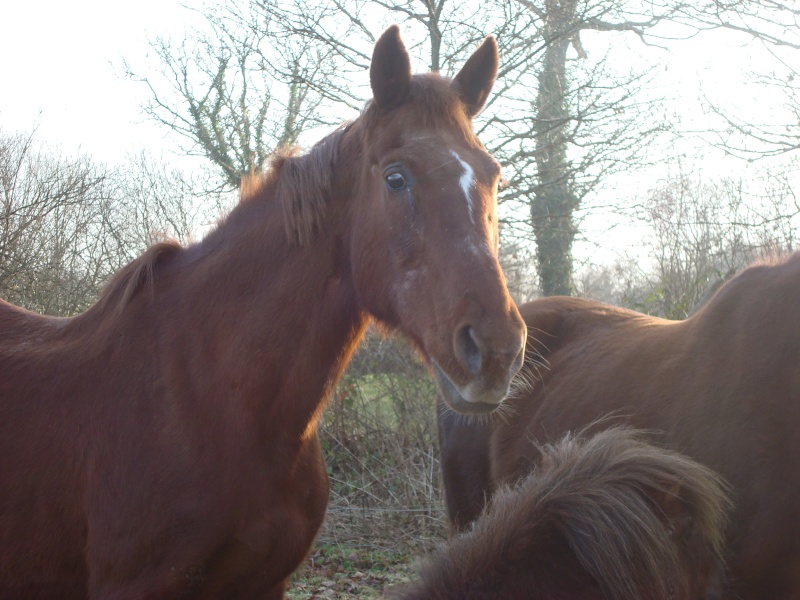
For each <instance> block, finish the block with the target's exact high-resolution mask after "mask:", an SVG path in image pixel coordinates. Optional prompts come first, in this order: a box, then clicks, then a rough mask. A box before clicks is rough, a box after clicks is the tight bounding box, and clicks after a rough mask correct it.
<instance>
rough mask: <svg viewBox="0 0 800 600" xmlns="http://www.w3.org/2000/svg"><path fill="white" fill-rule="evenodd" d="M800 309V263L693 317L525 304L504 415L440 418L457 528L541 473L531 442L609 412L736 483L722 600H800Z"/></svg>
mask: <svg viewBox="0 0 800 600" xmlns="http://www.w3.org/2000/svg"><path fill="white" fill-rule="evenodd" d="M798 307H800V254H795V255H793V256H790V257H788V258H786V259H783V260H775V261H771V262H764V263H761V264H757V265H754V266H752V267H750V268H749V269H746V270H745V271H743V272H742V273H740V274H739V275H738V276H737V277H735V278H734V279H732V280H731V281H729V282H728V283H727V284H725V285H724V286H723V287H721V288H720V290H719V291H718V292H717V293H716V294H715V295H714V297H713V298H712V299H711V300H710V301H709V303H708V304H707V305H706V306H704V307H703V308H702V309H700V310H699V311H698V312H697V313H695V314H694V315H693V316H691V317H689V318H688V319H686V320H685V321H679V322H671V321H665V320H662V319H658V318H654V317H649V316H646V315H643V314H639V313H636V312H632V311H629V310H624V309H621V308H615V307H611V306H607V305H604V304H601V303H598V302H593V301H590V300H581V299H577V298H557V297H554V298H545V299H542V300H537V301H534V302H531V303H529V304H526V305H524V306H522V307H521V308H520V312H521V313H522V315H523V318H524V319H525V321H526V323H527V325H528V332H529V338H528V343H529V348H530V347H534V348H535V350H536V352H535V353H534V352H530V351H529V353H528V356H527V357H526V363H525V367H524V369H523V372H522V380H523V381H527V384H525V385H522V386H521V388H520V389H519V390H518V391H517V393H516V394H512V397H511V398H510V399H509V401H508V403H507V404H506V405H504V406H508V411H507V412H506V416H505V419H491V420H490V421H486V422H477V421H474V422H466V421H463V420H461V419H459V418H457V417H454V416H453V415H447V414H442V416H441V418H440V423H439V424H440V438H441V441H442V453H443V471H444V479H445V489H446V497H447V505H448V513H449V516H450V518H451V521H452V522H453V524H454V525H455V527H456V528H463V527H464V525H465V523H468V522H470V521H471V520H473V519H474V518H476V517H477V515H478V514H479V513H480V511H481V509H482V507H483V497H484V494H486V495H488V496H490V495H491V494H492V490H493V489H495V487H496V486H497V485H499V484H501V483H503V482H509V481H514V480H516V479H517V478H519V477H521V476H523V475H524V474H526V473H527V472H528V471H529V470H530V469H531V468H533V465H534V464H535V463H536V461H537V460H538V452H537V451H536V450H535V448H534V447H533V446H531V445H530V443H529V440H530V439H536V440H547V439H551V437H552V436H560V435H561V434H562V433H563V432H565V431H570V430H575V429H576V428H580V427H583V426H585V425H587V424H589V423H591V422H593V421H595V420H597V419H598V418H601V417H603V416H604V415H609V414H611V415H613V417H612V419H613V420H618V421H622V422H627V423H630V424H632V425H634V426H636V427H640V428H643V429H647V430H650V431H653V432H655V433H654V434H653V437H654V439H657V440H659V441H660V442H661V443H663V444H664V445H666V446H669V447H671V448H674V449H676V450H679V451H681V452H683V453H685V454H687V455H688V456H690V457H691V458H693V459H694V460H697V461H699V462H700V463H702V464H704V465H706V466H709V467H711V468H712V469H714V470H715V471H717V472H718V473H720V474H721V475H722V476H723V477H724V478H725V479H726V480H728V481H729V482H730V484H731V485H732V490H733V492H732V496H733V500H734V502H735V512H734V513H733V515H732V519H731V524H730V526H729V528H728V530H727V532H726V538H727V540H728V543H727V548H726V561H727V563H728V566H729V573H728V576H727V579H728V580H727V582H725V584H724V588H723V592H722V596H721V597H723V598H730V599H733V598H737V599H739V598H746V599H747V600H758V599H763V600H788V599H790V598H792V599H797V598H800V318H798Z"/></svg>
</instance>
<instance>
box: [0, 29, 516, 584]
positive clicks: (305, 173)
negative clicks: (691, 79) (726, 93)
mask: <svg viewBox="0 0 800 600" xmlns="http://www.w3.org/2000/svg"><path fill="white" fill-rule="evenodd" d="M497 68H498V52H497V43H496V41H495V40H494V38H491V37H490V38H487V39H486V40H484V42H483V43H482V44H481V45H480V47H478V49H477V50H476V51H475V52H474V53H473V54H472V55H471V56H470V57H469V58H468V60H467V61H466V62H465V63H464V65H463V67H462V69H461V70H460V71H459V72H458V74H456V76H455V77H454V78H452V79H450V78H446V77H444V76H440V75H438V74H433V73H431V74H419V75H412V74H411V67H410V59H409V56H408V52H407V51H406V49H405V46H404V45H403V42H402V40H401V38H400V34H399V30H398V28H397V26H393V27H390V28H389V29H387V30H386V31H385V32H384V33H383V35H382V36H381V37H380V38H379V39H378V41H377V42H376V44H375V47H374V50H373V56H372V62H371V65H370V84H371V89H372V94H373V97H372V99H371V100H370V102H369V103H368V105H367V106H365V108H364V110H363V111H362V112H361V114H360V115H359V116H358V118H356V119H355V120H354V121H352V122H350V123H349V124H345V125H343V126H342V127H340V128H338V129H336V130H335V131H334V132H332V133H331V134H329V135H328V136H326V137H325V138H323V139H322V140H321V141H320V142H318V143H317V144H316V145H315V146H313V147H312V148H311V149H310V150H309V151H308V152H307V153H306V154H299V153H296V152H295V153H293V152H290V151H287V152H282V153H279V154H278V155H276V156H275V157H274V160H273V161H272V163H271V166H270V167H269V168H268V169H267V171H266V172H265V173H264V174H262V175H260V176H255V177H253V178H252V179H251V180H249V181H248V182H247V183H246V184H244V185H243V186H242V190H241V192H240V196H241V197H240V201H239V203H238V204H237V206H236V207H234V209H233V210H232V211H231V212H230V214H229V215H228V216H227V217H226V218H225V219H224V220H223V221H222V222H221V223H220V224H219V225H218V226H217V227H216V229H214V230H213V231H211V232H210V233H209V234H208V235H206V236H205V237H204V238H203V239H202V240H201V241H200V242H198V243H196V244H194V245H191V246H188V247H181V246H180V245H178V244H177V243H172V242H162V243H158V244H156V245H154V246H151V247H150V248H149V249H147V250H146V251H145V252H144V254H143V255H142V256H140V257H139V258H137V259H136V260H134V261H133V262H131V263H130V264H129V265H127V266H126V267H124V268H123V269H122V270H121V271H120V272H119V273H118V274H116V275H115V276H114V278H113V279H112V280H111V281H110V283H109V284H108V286H107V287H106V289H105V291H104V292H103V293H102V295H101V297H100V299H99V300H98V302H97V303H96V304H94V305H93V306H92V307H90V308H89V309H88V310H87V311H86V312H84V313H82V314H79V315H77V316H75V317H71V318H51V317H46V316H40V315H36V314H32V313H30V312H27V311H25V310H22V309H20V308H17V307H14V306H11V305H9V304H7V303H3V304H2V305H0V332H1V333H0V481H2V482H3V483H2V488H1V489H0V597H2V598H28V599H31V598H86V597H88V598H90V599H98V598H116V599H125V598H177V597H185V598H242V599H245V598H259V599H276V598H282V597H283V596H284V592H285V589H286V586H287V579H288V578H289V576H290V574H291V573H292V572H293V571H294V570H295V569H296V568H297V567H298V565H299V564H300V563H301V562H302V560H303V558H304V556H305V555H306V553H307V552H308V550H309V548H310V546H311V544H312V542H313V540H314V537H315V535H316V533H317V530H318V529H319V527H320V524H321V522H322V519H323V516H324V513H325V507H326V504H327V500H328V477H327V474H326V471H325V465H324V464H323V458H322V453H321V448H320V444H319V440H318V437H317V423H318V420H319V418H320V414H321V412H322V410H323V409H324V407H325V404H326V402H327V400H328V398H329V396H330V395H331V391H332V389H333V388H334V386H335V384H336V382H337V380H338V379H339V376H340V375H341V373H342V371H343V369H344V368H345V366H346V365H347V363H348V360H349V358H350V356H351V353H352V352H353V350H354V348H355V346H356V344H357V343H358V342H359V339H360V338H361V337H362V334H363V332H364V329H365V327H366V326H367V324H368V323H369V322H371V321H374V322H377V323H378V324H380V325H381V326H382V327H383V328H384V329H385V330H387V331H397V332H400V333H401V334H403V335H405V337H407V338H408V339H409V340H411V342H412V343H413V344H414V345H415V346H416V347H417V348H418V349H419V351H420V353H421V355H422V356H423V357H424V358H425V359H426V360H427V361H428V363H429V364H430V366H431V370H432V371H433V373H434V377H435V379H436V381H437V383H438V385H439V387H440V389H441V390H442V394H443V396H444V397H446V398H448V401H449V402H450V403H451V405H452V406H453V407H454V408H455V409H456V410H461V411H464V412H471V413H481V412H485V411H487V410H491V409H493V408H495V407H496V406H497V404H498V403H499V402H500V401H501V400H502V399H503V397H504V396H505V395H506V392H507V390H508V387H509V384H510V382H511V380H512V378H513V376H514V374H515V373H516V371H517V370H518V369H519V367H520V365H521V364H522V358H523V355H524V344H525V339H526V332H525V325H524V323H523V322H522V319H521V317H520V315H519V312H518V311H517V308H516V305H515V304H514V302H513V301H512V300H511V298H510V296H509V294H508V290H507V288H506V284H505V279H504V277H503V274H502V272H501V269H500V265H499V263H498V258H497V250H498V240H497V237H498V228H497V216H496V204H497V192H496V190H497V185H498V181H499V180H500V168H499V164H498V163H497V162H496V161H495V160H494V158H493V157H492V156H491V155H490V154H489V153H488V152H487V151H486V150H485V148H484V147H483V145H482V144H481V143H480V141H479V140H478V138H477V137H476V134H475V133H474V129H473V126H472V119H473V117H475V116H476V115H477V113H478V112H479V111H480V110H481V108H482V107H483V105H484V103H485V101H486V99H487V97H488V95H489V93H490V91H491V88H492V85H493V83H494V79H495V77H496V73H497Z"/></svg>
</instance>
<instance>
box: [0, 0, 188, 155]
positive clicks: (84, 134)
mask: <svg viewBox="0 0 800 600" xmlns="http://www.w3.org/2000/svg"><path fill="white" fill-rule="evenodd" d="M0 5H1V6H2V8H0V15H1V16H2V18H1V19H0V73H2V79H1V81H2V82H3V83H2V87H3V88H4V89H3V91H2V93H0V129H2V130H4V131H6V132H10V131H20V132H29V131H31V130H32V129H33V128H34V127H36V128H37V133H36V137H37V139H38V140H40V141H42V142H46V143H49V144H54V145H57V146H60V147H61V148H62V149H63V151H64V152H66V153H68V154H72V153H74V152H77V151H79V150H80V151H82V152H88V153H89V154H91V155H92V156H93V157H95V158H97V159H99V160H103V161H109V162H113V161H115V160H118V159H121V158H122V157H124V155H125V154H126V153H127V152H129V151H135V150H137V149H139V148H141V147H148V146H153V145H156V146H157V145H160V144H163V143H164V131H163V130H162V129H161V128H158V127H156V126H155V125H154V124H152V123H149V122H147V120H146V119H144V117H143V116H142V113H141V108H140V107H141V105H142V104H143V103H144V102H145V101H146V100H147V91H146V89H145V86H143V85H142V84H139V83H135V82H132V81H129V80H126V79H125V78H124V77H123V74H122V63H123V57H124V58H126V59H128V60H129V61H132V62H134V61H138V60H139V59H142V58H143V57H145V56H146V53H147V51H148V44H147V40H148V38H154V37H156V36H158V35H181V34H182V32H183V30H184V27H185V25H186V23H187V19H190V18H191V17H192V13H191V11H188V10H186V9H185V8H183V7H182V6H181V3H180V2H179V1H178V0H137V1H136V2H109V1H107V0H70V1H69V2H63V1H52V0H44V1H36V2H23V1H19V0H0Z"/></svg>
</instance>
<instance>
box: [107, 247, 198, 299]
mask: <svg viewBox="0 0 800 600" xmlns="http://www.w3.org/2000/svg"><path fill="white" fill-rule="evenodd" d="M182 250H183V247H182V246H181V245H180V244H179V243H178V242H177V241H175V240H164V241H162V242H158V243H156V244H153V245H152V246H150V247H149V248H148V249H147V250H145V251H144V253H143V254H142V255H141V256H139V257H138V258H136V259H134V260H133V261H131V262H130V263H128V264H127V265H126V266H124V267H123V268H122V269H121V270H119V271H118V272H117V273H116V274H115V275H114V276H113V277H112V278H111V280H110V281H109V282H108V283H107V284H106V286H105V287H104V288H103V290H102V291H101V292H100V301H99V304H102V305H104V306H113V307H116V308H117V309H122V308H123V307H124V306H125V305H126V304H127V303H128V302H129V301H130V299H131V298H133V296H134V295H135V294H136V292H138V291H139V290H140V289H141V288H143V287H146V286H150V285H152V284H153V280H154V278H155V275H156V272H157V271H158V267H159V266H160V265H162V264H163V263H164V262H165V261H167V260H169V259H170V258H171V257H173V256H175V255H176V254H177V253H178V252H180V251H182Z"/></svg>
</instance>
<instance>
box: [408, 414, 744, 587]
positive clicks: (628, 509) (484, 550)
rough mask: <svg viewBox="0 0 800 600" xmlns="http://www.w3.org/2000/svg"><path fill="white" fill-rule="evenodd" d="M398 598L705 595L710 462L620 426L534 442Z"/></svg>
mask: <svg viewBox="0 0 800 600" xmlns="http://www.w3.org/2000/svg"><path fill="white" fill-rule="evenodd" d="M536 452H537V453H539V454H540V455H541V457H542V458H541V460H540V462H539V463H538V464H537V465H536V466H535V467H533V471H532V472H531V473H530V474H529V475H528V476H527V477H526V478H525V479H523V480H521V482H520V483H519V484H518V485H516V486H514V487H505V486H504V487H501V488H500V489H498V490H497V492H496V493H495V495H494V496H493V498H492V500H491V504H490V505H489V506H488V507H487V510H486V511H485V512H484V513H483V514H482V516H481V517H480V518H479V519H478V520H477V521H476V522H475V525H474V527H473V528H472V529H471V530H469V531H467V532H465V533H462V534H461V535H459V536H457V537H455V538H454V539H452V540H451V541H450V543H449V544H448V545H447V546H446V547H445V548H443V549H442V550H440V551H439V552H438V553H437V555H436V556H435V557H434V558H433V559H432V560H431V561H430V562H429V563H428V564H427V565H426V566H425V567H424V568H423V570H422V581H421V582H420V583H418V584H415V585H412V586H410V587H409V588H407V589H406V590H403V591H402V592H401V593H399V594H397V596H396V597H397V598H400V599H403V600H417V599H419V600H423V599H424V600H447V599H452V600H470V599H473V600H478V599H481V600H490V599H496V600H501V599H502V600H516V599H519V600H523V599H532V600H534V599H535V600H559V599H563V598H576V599H577V598H580V599H582V600H631V599H634V598H635V599H637V600H689V599H700V598H703V593H704V591H705V587H706V579H707V578H708V577H709V575H710V574H712V572H713V571H714V568H715V566H716V564H717V563H718V561H719V552H720V550H721V549H722V545H723V541H722V530H723V527H724V523H725V516H726V512H727V510H728V508H729V502H728V499H727V497H726V495H725V492H724V484H723V483H722V482H721V480H720V479H719V477H717V476H716V475H715V474H714V473H713V472H712V471H711V470H710V469H707V468H706V467H703V466H701V465H699V464H698V463H696V462H694V461H693V460H690V459H688V458H686V457H685V456H683V455H681V454H678V453H677V452H670V451H667V450H663V449H660V448H657V447H654V446H652V445H650V444H647V443H645V442H644V441H643V440H642V438H641V436H640V434H638V433H637V432H635V431H633V430H628V429H624V428H612V429H608V430H606V431H601V432H600V433H597V434H596V435H594V436H593V437H591V438H589V439H587V440H579V439H576V438H575V437H573V436H571V435H567V436H565V437H564V438H563V439H562V440H561V441H560V442H559V443H558V444H556V445H553V446H544V447H537V448H536Z"/></svg>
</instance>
